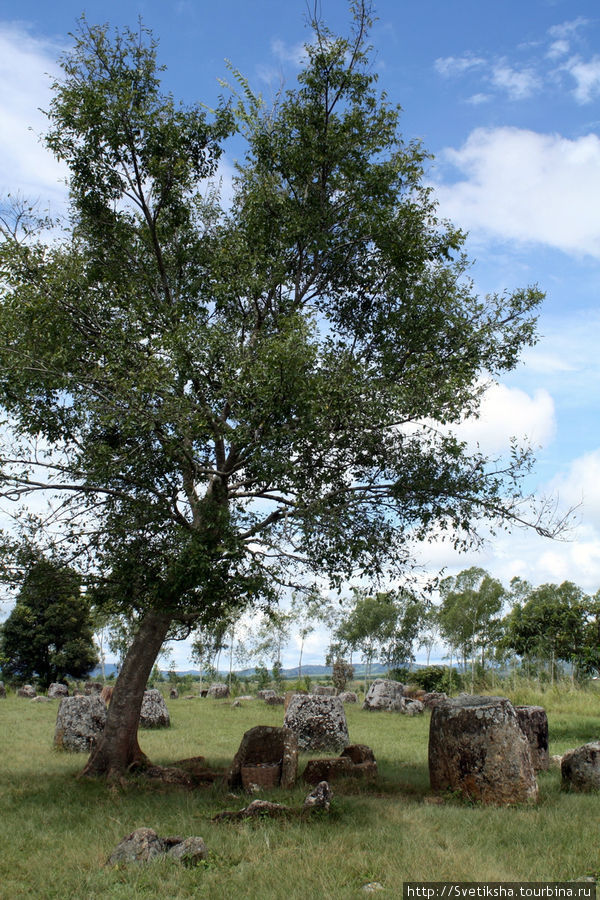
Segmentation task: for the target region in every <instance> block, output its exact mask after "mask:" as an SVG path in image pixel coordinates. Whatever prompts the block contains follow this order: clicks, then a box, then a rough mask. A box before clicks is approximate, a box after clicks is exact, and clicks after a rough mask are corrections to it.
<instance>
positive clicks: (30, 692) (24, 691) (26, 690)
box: [17, 684, 37, 700]
mask: <svg viewBox="0 0 600 900" xmlns="http://www.w3.org/2000/svg"><path fill="white" fill-rule="evenodd" d="M17 697H27V699H28V700H33V698H34V697H37V692H36V689H35V688H34V687H33V686H32V685H31V684H24V685H23V687H20V688H19V690H18V691H17Z"/></svg>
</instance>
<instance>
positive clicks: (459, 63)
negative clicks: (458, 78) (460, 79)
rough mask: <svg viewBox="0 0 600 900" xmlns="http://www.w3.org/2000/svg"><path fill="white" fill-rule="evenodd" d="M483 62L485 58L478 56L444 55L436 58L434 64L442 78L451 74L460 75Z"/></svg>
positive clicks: (483, 63) (482, 64) (481, 64)
mask: <svg viewBox="0 0 600 900" xmlns="http://www.w3.org/2000/svg"><path fill="white" fill-rule="evenodd" d="M485 64H486V62H485V59H481V58H480V57H478V56H444V57H439V58H438V59H436V61H435V63H434V66H435V70H436V72H439V74H440V75H443V77H444V78H450V77H451V76H452V75H462V74H463V73H464V72H468V71H469V70H470V69H476V68H479V67H480V66H484V65H485Z"/></svg>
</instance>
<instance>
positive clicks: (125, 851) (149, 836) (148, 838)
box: [107, 828, 208, 866]
mask: <svg viewBox="0 0 600 900" xmlns="http://www.w3.org/2000/svg"><path fill="white" fill-rule="evenodd" d="M162 856H170V857H171V858H173V859H177V860H179V861H180V862H182V863H184V864H186V865H197V864H198V863H199V862H200V861H201V860H203V859H206V858H207V856H208V850H207V849H206V845H205V843H204V841H203V840H202V838H201V837H188V838H181V837H167V838H161V837H159V836H158V835H157V833H156V832H155V831H154V830H153V829H152V828H137V829H136V830H135V831H132V832H131V834H128V835H127V837H125V838H123V840H122V841H121V842H120V843H119V844H117V846H116V847H115V849H114V850H113V852H112V853H111V855H110V857H109V859H108V862H107V865H109V866H117V865H119V863H132V862H133V863H145V862H150V861H151V860H153V859H158V858H159V857H162Z"/></svg>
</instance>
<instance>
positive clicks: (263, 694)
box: [256, 688, 277, 700]
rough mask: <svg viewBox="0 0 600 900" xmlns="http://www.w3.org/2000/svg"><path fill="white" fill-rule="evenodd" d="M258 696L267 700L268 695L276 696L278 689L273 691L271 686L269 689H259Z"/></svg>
mask: <svg viewBox="0 0 600 900" xmlns="http://www.w3.org/2000/svg"><path fill="white" fill-rule="evenodd" d="M256 696H257V697H258V699H259V700H266V699H267V697H276V696H277V691H273V690H271V689H270V688H269V689H267V688H265V689H264V690H261V691H257V692H256Z"/></svg>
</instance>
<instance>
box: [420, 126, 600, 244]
mask: <svg viewBox="0 0 600 900" xmlns="http://www.w3.org/2000/svg"><path fill="white" fill-rule="evenodd" d="M443 158H445V159H446V160H447V161H448V162H449V163H451V164H452V165H453V166H455V167H456V168H457V169H458V170H459V171H460V172H462V173H464V174H465V178H464V179H463V180H462V181H458V182H456V183H455V184H452V185H439V186H438V188H437V195H438V199H439V201H440V208H441V212H442V214H443V215H445V216H448V217H449V218H450V219H452V220H453V221H455V222H457V223H458V224H460V225H461V226H462V227H464V228H466V229H468V230H472V231H476V232H481V233H483V234H491V235H495V236H499V237H502V238H505V239H507V240H516V241H522V242H536V243H541V244H546V245H549V246H551V247H555V248H558V249H560V250H562V251H564V252H565V253H571V254H575V255H581V254H591V255H592V256H595V257H600V218H599V217H598V214H597V209H596V205H595V204H594V203H591V202H590V198H592V197H596V196H600V138H599V137H598V136H597V135H595V134H589V135H586V136H584V137H580V138H578V139H576V140H569V139H568V138H564V137H562V136H560V135H556V134H539V133H537V132H534V131H526V130H521V129H518V128H496V129H483V128H479V129H476V130H475V131H473V132H472V133H471V134H470V136H469V138H468V139H467V141H466V143H465V144H464V145H463V146H462V147H461V148H459V149H458V150H454V149H448V150H446V151H445V152H444V154H443Z"/></svg>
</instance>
